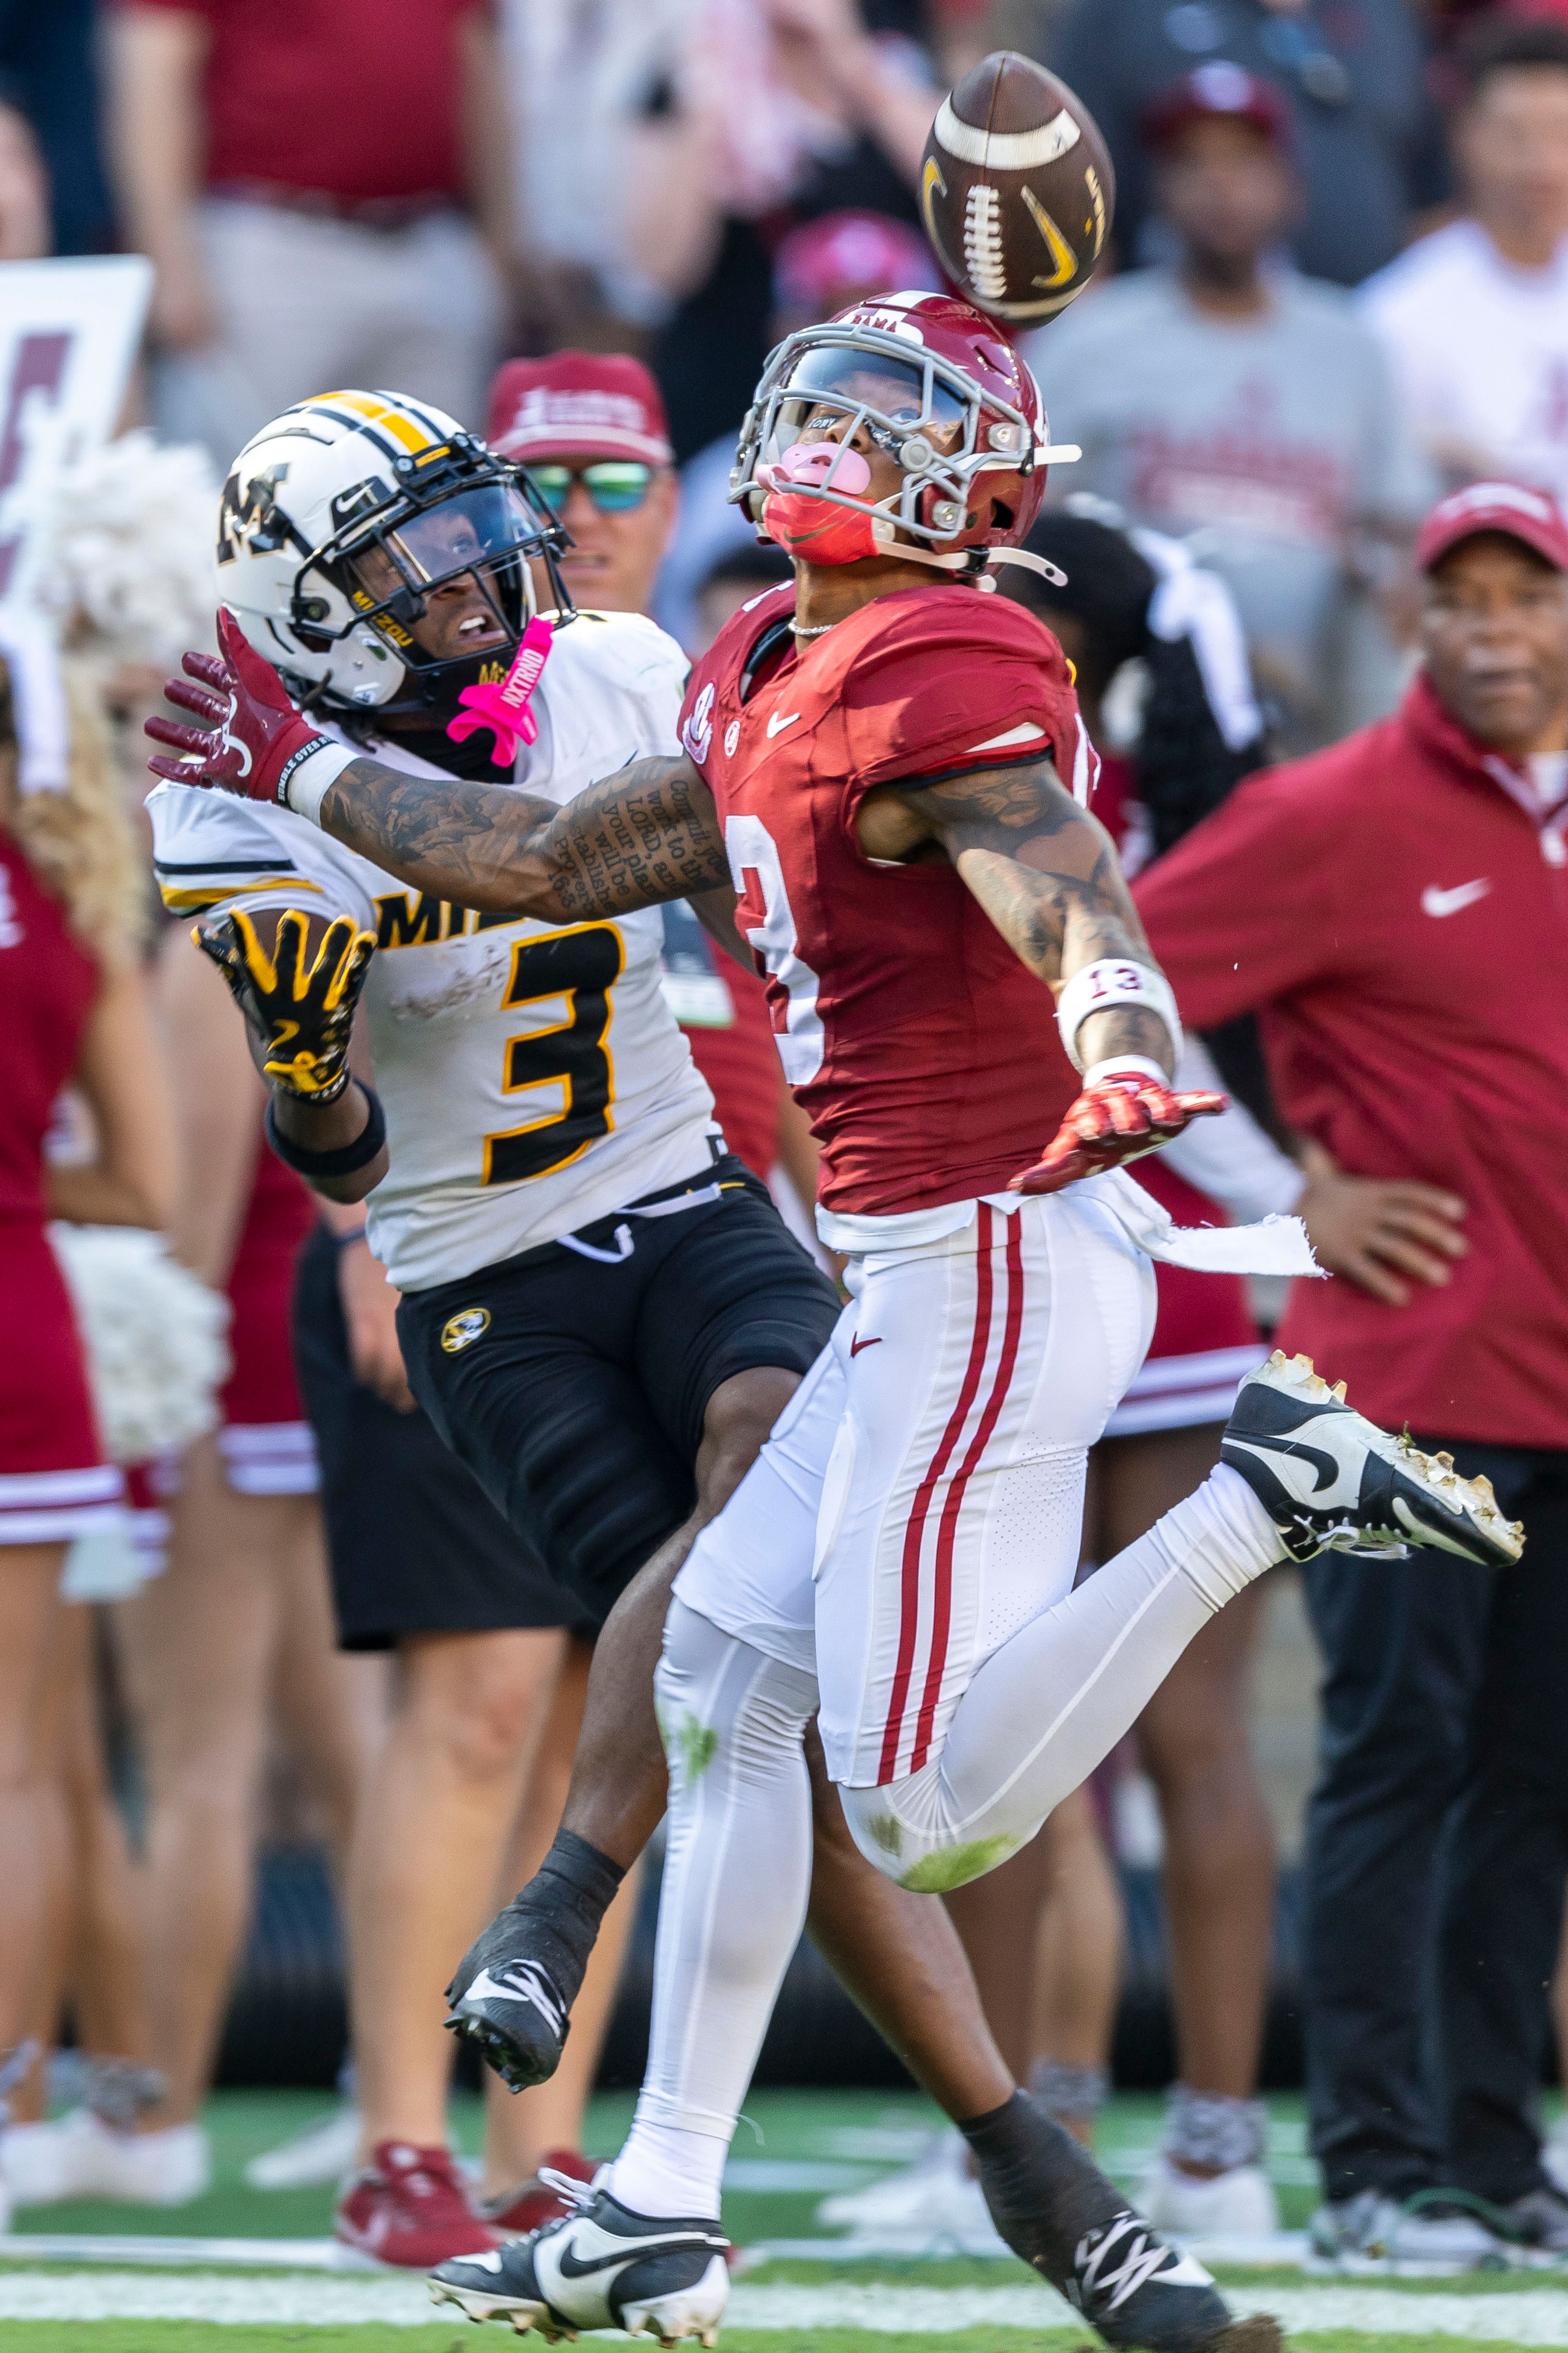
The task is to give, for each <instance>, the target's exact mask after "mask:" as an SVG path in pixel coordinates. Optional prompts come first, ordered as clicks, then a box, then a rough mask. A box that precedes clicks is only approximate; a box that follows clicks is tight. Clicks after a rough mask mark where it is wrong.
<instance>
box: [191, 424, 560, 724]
mask: <svg viewBox="0 0 1568 2353" xmlns="http://www.w3.org/2000/svg"><path fill="white" fill-rule="evenodd" d="M569 544H570V542H569V541H568V539H567V538H566V535H565V533H563V531H562V529H561V527H560V525H559V524H558V523H557V522H556V521H555V519H554V517H553V516H552V513H551V512H550V510H549V508H548V507H547V506H546V505H545V503H544V501H543V500H542V498H541V497H540V496H539V494H538V492H537V491H535V490H534V489H533V486H532V484H531V482H530V481H529V479H528V476H527V474H526V473H525V472H524V471H523V470H522V468H521V466H518V465H516V464H514V463H513V462H512V460H511V459H507V458H500V457H498V456H496V454H495V453H494V452H493V451H492V450H490V449H489V448H487V447H486V446H485V444H484V443H483V442H482V441H480V440H479V439H478V438H476V437H475V436H474V435H473V434H470V433H467V432H465V431H464V429H463V427H461V426H460V425H458V422H457V420H456V419H455V418H454V417H447V416H445V415H444V414H443V413H442V411H441V410H440V409H438V408H430V407H426V406H425V405H424V403H422V402H419V401H414V400H407V399H405V397H404V396H403V395H402V394H401V393H395V392H327V393H322V394H321V396H319V397H318V398H316V399H314V400H302V401H300V403H299V404H298V406H295V407H293V408H287V409H285V410H284V412H283V414H282V416H281V417H274V419H273V421H272V423H271V424H270V425H268V426H264V427H262V429H261V431H260V432H259V433H258V434H257V435H256V436H255V438H254V439H252V440H250V441H247V444H246V446H245V448H243V449H242V450H241V451H240V453H239V455H238V457H237V459H235V461H234V467H233V470H232V471H231V472H230V474H229V478H228V480H227V481H226V483H225V485H224V491H223V499H222V502H221V505H220V509H219V517H218V538H217V578H218V595H219V596H220V597H221V598H222V600H223V602H224V604H225V605H226V607H228V609H229V611H230V612H231V613H232V614H233V615H234V617H235V618H236V620H237V621H238V623H239V625H240V627H241V628H242V629H243V630H244V631H245V634H246V636H247V638H249V639H250V642H251V644H252V645H253V646H254V647H255V648H256V649H257V651H258V653H260V654H264V655H265V656H266V658H267V659H268V661H269V662H271V663H273V664H274V665H275V667H276V668H277V669H278V670H280V671H281V672H282V673H283V676H284V678H285V679H286V681H288V683H289V688H290V690H291V691H293V692H295V693H297V694H298V695H299V696H300V699H301V700H302V701H303V702H304V703H305V704H306V707H307V708H310V709H321V708H323V707H325V708H327V709H332V710H336V711H338V712H353V711H362V712H370V711H375V712H379V713H381V714H382V715H383V716H387V717H390V716H392V715H394V714H398V715H402V714H405V713H406V714H409V715H414V714H419V713H425V714H428V715H429V716H430V717H431V718H432V719H434V720H436V721H437V722H445V721H446V720H448V719H450V718H451V717H452V716H453V715H454V714H455V713H456V712H457V709H458V695H459V694H460V693H461V691H462V690H463V689H464V688H465V687H467V686H473V685H477V684H478V683H479V681H481V680H485V679H491V680H499V679H500V678H503V677H504V676H505V675H506V672H507V670H508V668H509V666H510V661H511V659H512V657H513V655H514V654H515V653H516V650H517V645H518V640H519V639H520V638H521V635H522V632H523V630H524V629H525V628H527V626H528V622H529V620H530V618H531V615H532V611H533V602H534V600H533V592H532V587H531V582H530V577H529V569H528V558H529V557H530V556H540V557H542V559H543V560H544V562H545V564H546V565H547V566H548V568H549V571H550V575H551V580H552V586H553V588H554V592H555V601H556V603H557V605H558V606H559V607H561V609H562V610H563V613H566V614H568V615H569V614H570V612H571V609H572V607H571V600H570V598H569V597H568V596H567V594H566V592H565V589H564V588H563V586H562V583H561V580H560V577H559V575H558V573H557V572H556V569H555V559H556V557H557V555H558V554H559V553H560V551H561V549H562V548H563V547H564V546H567V545H569ZM470 575H471V577H472V578H473V579H474V580H475V581H476V582H477V583H478V584H479V588H480V590H481V592H482V594H483V596H484V598H485V601H486V603H487V604H488V605H489V607H490V609H491V611H492V613H493V614H494V616H495V617H496V619H497V620H498V621H499V622H500V625H501V627H502V628H503V629H504V630H505V633H506V642H505V644H504V645H502V644H498V643H497V641H496V639H495V638H494V636H493V634H492V635H491V638H490V642H489V645H488V646H487V647H486V648H485V649H484V651H483V652H482V653H479V654H469V655H463V656H459V657H458V658H456V659H438V658H437V657H436V656H434V655H431V654H428V653H426V652H425V651H424V649H422V648H421V647H419V646H418V645H416V642H415V640H414V638H413V637H412V636H411V634H410V630H411V628H412V627H413V625H414V624H415V623H416V622H417V621H418V620H419V619H420V618H421V617H422V616H423V614H424V611H425V600H426V597H427V596H429V595H430V593H431V592H432V591H433V590H435V589H437V588H438V587H440V586H442V584H443V583H444V582H446V581H448V580H452V579H456V578H459V577H463V576H470Z"/></svg>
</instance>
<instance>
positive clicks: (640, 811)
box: [540, 759, 730, 915]
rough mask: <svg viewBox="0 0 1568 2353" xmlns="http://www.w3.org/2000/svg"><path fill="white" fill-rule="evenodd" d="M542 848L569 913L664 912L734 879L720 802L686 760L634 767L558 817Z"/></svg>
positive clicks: (641, 763) (558, 895)
mask: <svg viewBox="0 0 1568 2353" xmlns="http://www.w3.org/2000/svg"><path fill="white" fill-rule="evenodd" d="M540 846H541V848H542V850H543V851H544V853H545V854H546V856H547V857H548V858H549V859H550V860H551V861H552V866H553V868H554V870H555V896H556V899H557V901H558V902H559V903H560V905H561V908H562V911H563V913H568V914H584V915H586V914H604V913H610V912H612V905H611V902H613V905H614V907H616V908H622V909H626V908H631V907H652V906H658V904H659V903H660V902H662V901H664V900H666V899H684V898H687V897H689V895H690V893H691V892H693V891H711V890H713V889H714V888H715V887H716V886H717V885H718V884H720V883H721V882H727V881H729V879H730V866H729V860H727V858H726V857H725V855H724V837H723V834H722V832H721V828H720V825H719V817H718V812H717V810H716V809H715V808H714V806H713V796H712V794H711V793H710V791H709V789H708V786H706V785H705V784H704V783H703V781H702V779H701V777H700V776H697V775H696V774H695V773H694V771H693V770H692V768H691V767H690V765H689V763H688V762H687V761H686V760H684V759H675V760H666V759H657V760H634V761H633V762H632V764H631V765H630V767H627V768H622V769H621V770H620V771H619V773H618V774H617V775H616V776H606V777H605V779H604V781H603V782H602V783H601V784H596V785H590V786H588V788H587V790H586V791H585V792H582V793H579V794H578V795H577V797H576V798H575V799H574V800H571V801H568V802H567V804H566V806H565V807H564V808H563V809H560V810H558V811H557V812H556V813H555V814H554V816H553V817H552V821H551V823H550V824H549V825H548V826H547V827H546V828H545V829H544V833H543V835H542V840H541V845H540Z"/></svg>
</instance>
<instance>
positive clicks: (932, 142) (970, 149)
mask: <svg viewBox="0 0 1568 2353" xmlns="http://www.w3.org/2000/svg"><path fill="white" fill-rule="evenodd" d="M1115 201H1116V175H1115V174H1114V173H1113V172H1112V170H1111V167H1110V153H1109V152H1108V151H1107V148H1106V144H1105V142H1104V140H1103V139H1102V138H1101V136H1100V126H1099V124H1098V123H1097V122H1096V121H1095V120H1094V117H1093V116H1092V115H1091V114H1090V112H1089V109H1088V108H1087V107H1086V106H1085V105H1084V104H1083V102H1082V100H1080V99H1078V98H1075V97H1074V95H1073V93H1072V91H1071V90H1069V89H1068V86H1067V84H1066V82H1065V81H1058V79H1057V77H1056V75H1055V74H1052V73H1047V71H1046V69H1045V68H1044V66H1037V65H1036V63H1035V61H1034V59H1033V58H1025V57H1020V56H1019V54H1018V52H1017V51H1016V49H998V50H997V51H996V52H995V53H994V55H993V56H991V57H988V58H982V59H981V61H980V63H979V64H978V65H977V66H976V67H975V68H974V69H973V71H972V72H970V73H967V74H965V75H964V77H963V80H962V81H961V82H960V83H959V85H958V87H957V89H956V90H952V92H951V93H950V94H949V96H948V97H946V98H944V99H943V100H942V108H941V111H940V112H939V113H938V115H937V118H936V121H934V122H933V123H932V125H931V136H930V138H929V139H928V140H927V141H926V152H925V161H924V164H923V165H922V166H921V211H922V213H923V214H924V216H925V226H926V234H927V236H928V237H930V238H931V244H932V245H933V246H934V248H936V252H937V256H938V258H939V259H940V260H941V262H942V266H943V268H944V269H946V270H947V271H948V273H949V275H950V276H951V277H952V279H953V280H955V281H956V283H957V285H958V286H959V287H960V289H961V290H962V291H963V294H964V296H965V298H966V299H967V300H968V301H971V302H973V304H974V305H975V306H976V308H977V309H979V310H982V311H989V312H990V314H991V316H992V317H993V318H994V319H1009V320H1013V321H1016V323H1017V324H1018V325H1020V326H1038V325H1039V324H1040V322H1042V321H1043V320H1046V319H1053V318H1055V316H1056V314H1057V312H1058V311H1060V310H1061V309H1063V307H1064V306H1065V305H1066V304H1067V303H1068V302H1070V301H1072V298H1073V296H1074V295H1075V294H1080V293H1081V292H1082V291H1083V290H1084V288H1085V287H1086V286H1087V285H1088V283H1089V280H1090V278H1091V277H1092V276H1093V275H1094V269H1095V265H1096V263H1097V262H1098V261H1099V259H1100V252H1101V249H1102V248H1103V247H1104V244H1105V240H1106V238H1107V237H1109V236H1110V216H1111V209H1112V206H1114V204H1115Z"/></svg>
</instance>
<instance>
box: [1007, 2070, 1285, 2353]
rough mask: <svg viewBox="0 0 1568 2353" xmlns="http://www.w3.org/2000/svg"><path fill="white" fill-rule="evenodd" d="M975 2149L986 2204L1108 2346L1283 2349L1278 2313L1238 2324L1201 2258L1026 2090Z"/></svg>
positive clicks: (1233, 2351) (1241, 2352) (1188, 2351)
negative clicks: (1139, 2205)
mask: <svg viewBox="0 0 1568 2353" xmlns="http://www.w3.org/2000/svg"><path fill="white" fill-rule="evenodd" d="M999 2117H1000V2126H999V2128H998V2129H996V2130H994V2131H991V2132H987V2133H986V2134H985V2135H984V2137H983V2138H982V2139H981V2140H980V2141H979V2142H976V2141H975V2140H974V2139H973V2138H972V2140H971V2143H970V2146H971V2147H972V2148H973V2151H974V2155H975V2158H976V2160H977V2164H978V2170H979V2179H980V2187H981V2190H982V2193H983V2194H984V2200H985V2204H986V2209H987V2211H988V2212H989V2213H990V2216H991V2219H992V2221H994V2223H995V2225H996V2228H997V2230H998V2231H999V2232H1001V2234H1002V2236H1003V2238H1004V2239H1005V2241H1006V2242H1007V2244H1008V2245H1009V2246H1010V2247H1011V2248H1012V2250H1013V2253H1015V2254H1016V2255H1017V2256H1019V2257H1020V2258H1021V2259H1022V2260H1023V2261H1024V2262H1025V2263H1027V2264H1028V2265H1029V2266H1030V2268H1031V2269H1032V2270H1034V2271H1037V2272H1038V2273H1039V2274H1040V2276H1041V2278H1042V2279H1044V2280H1047V2281H1048V2282H1049V2284H1050V2285H1051V2286H1052V2287H1054V2288H1055V2289H1056V2291H1057V2293H1058V2295H1063V2296H1065V2297H1066V2298H1067V2300H1068V2303H1069V2304H1070V2305H1072V2306H1074V2307H1075V2309H1076V2310H1077V2311H1079V2312H1080V2313H1081V2314H1082V2315H1083V2316H1084V2318H1085V2320H1087V2321H1088V2322H1089V2326H1090V2327H1092V2328H1094V2329H1096V2330H1098V2331H1099V2333H1100V2336H1101V2337H1103V2338H1104V2340H1105V2342H1106V2343H1107V2344H1108V2345H1112V2346H1116V2347H1118V2348H1127V2353H1131V2348H1134V2347H1137V2348H1142V2353H1279V2347H1280V2344H1281V2338H1280V2334H1279V2323H1278V2322H1277V2321H1274V2320H1270V2319H1268V2317H1267V2316H1264V2315H1257V2316H1251V2317H1248V2318H1247V2319H1243V2320H1238V2319H1237V2318H1236V2316H1234V2314H1233V2313H1232V2312H1231V2310H1230V2307H1229V2306H1228V2305H1227V2304H1226V2300H1225V2298H1224V2296H1223V2295H1221V2294H1220V2292H1219V2290H1218V2288H1217V2287H1215V2284H1214V2282H1213V2280H1212V2279H1211V2278H1210V2277H1209V2275H1208V2274H1207V2272H1206V2271H1205V2269H1204V2267H1203V2265H1202V2263H1198V2262H1197V2261H1196V2260H1195V2259H1194V2257H1193V2256H1192V2255H1189V2254H1186V2253H1183V2251H1182V2250H1181V2249H1180V2248H1178V2247H1173V2246H1172V2245H1170V2244H1169V2242H1167V2241H1166V2240H1164V2239H1163V2238H1162V2237H1161V2236H1160V2234H1159V2232H1157V2231H1156V2230H1155V2229H1154V2228H1153V2226H1152V2224H1151V2223H1149V2222H1146V2221H1144V2219H1143V2217H1142V2215H1141V2214H1134V2213H1133V2212H1132V2211H1131V2209H1130V2208H1129V2207H1128V2205H1127V2204H1126V2201H1125V2200H1123V2199H1122V2197H1121V2193H1120V2192H1119V2191H1118V2189H1116V2187H1115V2185H1114V2184H1113V2183H1112V2182H1110V2181H1109V2180H1108V2179H1106V2177H1105V2175H1104V2174H1103V2173H1101V2171H1100V2168H1099V2167H1098V2166H1097V2165H1096V2164H1095V2162H1094V2159H1093V2158H1091V2157H1090V2155H1089V2151H1088V2150H1087V2149H1086V2148H1083V2147H1080V2146H1079V2143H1078V2142H1077V2141H1076V2140H1074V2139H1073V2137H1072V2136H1071V2134H1070V2133H1067V2132H1064V2131H1063V2129H1062V2127H1061V2126H1060V2125H1059V2124H1058V2123H1057V2122H1056V2120H1055V2118H1054V2117H1052V2116H1047V2115H1046V2113H1045V2111H1044V2110H1043V2109H1042V2108H1041V2107H1040V2106H1039V2105H1038V2104H1037V2102H1036V2101H1035V2100H1034V2099H1033V2098H1032V2097H1031V2096H1030V2094H1028V2093H1026V2092H1016V2093H1015V2094H1014V2095H1013V2098H1012V2100H1011V2101H1010V2102H1009V2103H1008V2105H1007V2106H1006V2107H1005V2109H1003V2110H1001V2111H999Z"/></svg>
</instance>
